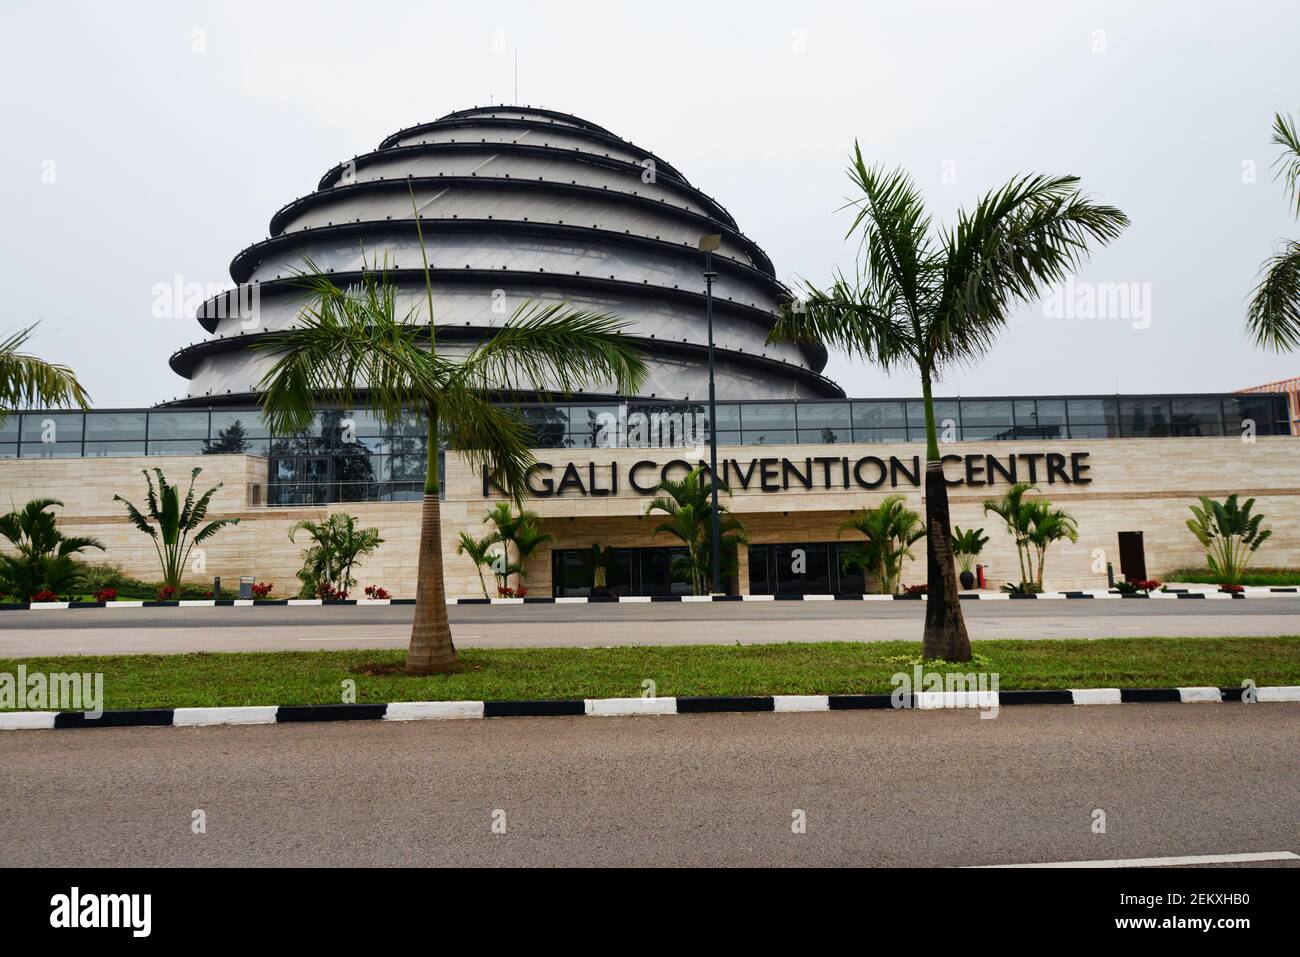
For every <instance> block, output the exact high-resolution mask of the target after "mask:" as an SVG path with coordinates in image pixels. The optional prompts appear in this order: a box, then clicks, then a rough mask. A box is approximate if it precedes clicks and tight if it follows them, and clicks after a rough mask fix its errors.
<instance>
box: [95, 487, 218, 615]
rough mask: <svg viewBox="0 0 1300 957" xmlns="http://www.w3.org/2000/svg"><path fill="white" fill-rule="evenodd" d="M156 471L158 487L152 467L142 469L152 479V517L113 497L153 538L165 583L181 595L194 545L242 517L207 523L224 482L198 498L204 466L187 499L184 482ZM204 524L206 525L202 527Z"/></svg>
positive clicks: (139, 527)
mask: <svg viewBox="0 0 1300 957" xmlns="http://www.w3.org/2000/svg"><path fill="white" fill-rule="evenodd" d="M153 471H154V474H155V475H157V476H158V488H157V490H155V489H154V484H153V479H151V478H150V477H149V470H148V469H142V470H141V473H142V474H143V475H144V478H145V481H146V482H148V483H149V493H148V499H147V503H148V508H149V515H148V517H145V515H144V514H143V513H142V512H141V511H140V510H139V509H138V508H136V507H135V506H134V505H132V504H131V503H130V502H128V501H127V500H126V499H124V498H123V497H122V496H120V495H114V496H113V501H115V502H121V503H122V504H123V505H125V506H126V512H127V514H128V515H129V516H130V517H131V521H132V522H134V523H135V527H136V528H138V529H140V531H142V532H144V533H145V534H146V535H148V536H149V537H150V538H152V539H153V545H154V549H155V550H156V551H157V552H158V562H159V564H160V565H161V566H162V578H163V585H164V586H165V587H168V588H171V589H172V593H173V594H175V595H179V594H180V590H181V576H182V575H184V574H185V566H186V564H187V563H188V562H189V560H190V552H191V551H192V550H193V548H194V546H195V545H199V544H202V543H203V542H205V541H207V540H208V539H209V538H211V537H212V536H213V535H215V534H217V532H219V531H221V530H222V529H223V528H225V527H226V526H227V525H238V524H239V519H237V518H219V519H216V520H215V521H211V522H208V523H207V524H206V525H203V520H204V519H206V518H207V517H208V503H209V502H211V501H212V496H213V495H215V494H216V493H217V490H218V489H220V488H221V487H222V485H223V484H224V483H222V482H218V483H217V484H216V485H215V486H213V487H212V488H210V489H208V490H207V491H206V492H204V493H203V494H202V495H200V496H199V497H198V498H197V499H195V497H194V480H195V479H196V478H198V476H199V473H200V472H202V471H203V469H201V468H196V469H195V470H194V471H193V472H191V473H190V487H189V490H188V491H187V492H186V493H185V501H184V503H182V502H181V497H180V486H178V485H172V484H171V483H170V482H168V481H167V477H166V476H164V475H163V472H162V469H159V468H155V469H154V470H153ZM151 519H152V521H153V522H154V523H156V524H157V527H156V528H155V527H154V525H153V524H151V523H150V520H151ZM200 525H202V526H203V527H202V528H199V526H200ZM196 529H198V531H197V533H195V530H196Z"/></svg>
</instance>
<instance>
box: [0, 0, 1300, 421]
mask: <svg viewBox="0 0 1300 957" xmlns="http://www.w3.org/2000/svg"><path fill="white" fill-rule="evenodd" d="M196 31H200V32H196ZM1297 39H1300V5H1297V4H1296V3H1294V2H1293V0H1285V2H1284V0H1274V2H1254V3H1252V2H1247V3H1240V2H1236V3H1228V2H1224V3H1218V4H1212V3H1172V2H1171V3H1150V2H1142V3H1134V2H1119V3H1072V4H1069V5H1068V6H1067V5H1066V4H1057V3H1050V4H1049V3H1044V2H1042V0H1038V2H1027V3H1011V2H1002V3H992V2H971V0H965V2H953V3H879V2H870V3H861V2H859V3H849V2H844V3H808V2H802V3H784V4H782V3H754V2H745V3H726V2H711V3H701V2H693V3H675V2H665V0H658V2H654V3H616V2H608V0H607V2H603V3H592V4H586V3H572V2H563V3H562V2H559V0H552V2H549V3H503V2H492V3H464V2H457V3H429V2H422V3H396V2H392V3H384V2H375V0H369V2H364V3H363V2H355V3H344V2H333V3H322V2H312V3H287V2H267V0H262V2H250V3H234V2H229V3H185V2H165V3H164V2H156V3H146V2H134V0H133V2H125V0H123V2H115V3H95V4H92V3H89V2H85V3H57V2H49V0H40V2H27V0H5V3H4V5H3V7H2V8H0V45H2V46H0V90H3V93H0V96H3V98H4V111H3V121H4V127H5V133H4V148H3V150H0V191H2V194H0V195H2V197H3V209H4V224H5V225H4V229H3V231H2V232H0V252H2V254H3V255H2V258H0V262H3V264H4V279H5V298H6V303H5V313H4V315H3V316H0V332H3V331H6V330H12V329H13V328H14V327H16V326H19V325H27V324H29V323H31V322H33V321H36V320H40V322H41V326H40V334H39V337H38V339H37V341H36V344H35V350H36V351H37V352H39V353H40V354H41V355H43V356H45V357H47V358H50V359H54V360H58V361H60V362H66V363H68V364H70V365H71V366H73V368H75V369H76V371H77V372H78V374H79V375H80V376H81V378H82V380H83V381H84V382H85V383H86V384H87V385H88V387H89V388H90V391H91V393H92V396H93V399H94V402H95V405H96V406H98V407H108V406H143V405H152V404H154V403H156V402H160V401H164V400H166V399H169V398H171V397H174V396H178V395H182V394H184V392H185V386H186V383H185V382H184V380H182V379H180V378H179V377H177V376H176V375H175V374H173V373H172V372H171V370H170V369H169V368H168V367H167V362H166V360H167V357H168V356H169V355H170V354H171V353H172V352H173V351H174V350H175V349H177V348H178V347H180V346H182V345H185V344H187V343H190V342H192V341H195V340H197V339H200V338H202V335H203V334H202V330H201V329H200V327H199V326H198V324H197V323H195V322H194V321H193V320H192V319H189V318H178V319H156V318H153V317H152V311H153V308H152V307H153V300H154V294H153V289H154V287H155V285H156V284H158V283H167V282H172V281H173V279H174V277H176V276H181V277H183V279H184V281H185V282H200V283H205V284H206V283H217V282H229V274H228V266H229V263H230V260H231V258H232V257H233V256H234V254H235V253H236V252H237V251H239V250H240V249H241V248H243V247H244V246H246V245H248V244H249V243H251V242H254V241H256V240H259V239H262V238H264V237H265V236H266V235H267V223H268V221H269V219H270V217H271V215H272V213H274V212H275V211H276V210H277V209H278V208H279V207H280V206H282V205H284V204H285V203H286V202H288V201H289V200H291V199H293V198H294V197H297V196H300V195H302V194H303V193H306V192H309V191H311V190H312V188H313V187H314V185H315V183H316V182H317V180H318V179H319V178H320V176H321V174H322V173H323V172H324V171H325V170H326V169H328V168H329V167H330V166H332V165H333V164H334V163H336V162H338V161H339V160H341V159H344V158H346V157H350V156H352V155H354V154H356V153H359V152H365V151H367V150H371V149H374V148H375V147H376V146H377V145H378V143H379V141H380V140H381V139H382V138H383V137H384V136H385V135H386V134H388V133H391V132H393V131H395V130H397V129H399V128H402V127H405V126H409V125H412V124H414V123H416V122H419V121H423V120H429V119H433V118H435V117H437V116H439V115H441V114H443V113H446V112H448V111H451V110H455V109H461V108H464V107H467V106H473V105H477V104H487V103H489V102H496V103H501V102H503V101H505V102H509V101H511V100H513V98H514V90H513V86H514V71H513V64H514V55H515V51H516V50H517V51H518V61H519V79H518V83H519V101H521V102H523V103H527V104H531V105H534V106H545V107H549V108H552V109H557V110H562V111H565V112H569V113H574V114H577V115H579V116H582V117H584V118H587V119H589V120H591V121H593V122H595V123H598V124H600V125H602V126H605V127H607V128H609V129H611V130H613V131H614V132H615V133H617V134H619V135H620V136H624V137H626V138H627V139H629V140H632V141H633V142H635V143H637V144H638V145H641V146H643V147H645V148H647V149H650V150H653V151H655V152H656V153H658V154H659V155H660V156H663V157H664V158H665V159H667V160H668V161H669V162H671V163H673V164H674V165H675V166H677V167H678V168H679V169H680V170H681V171H682V172H683V173H684V174H685V175H686V176H687V177H688V178H689V179H690V180H691V181H692V182H693V183H694V184H695V185H696V186H698V187H699V188H701V189H703V190H704V191H705V192H707V193H709V194H711V195H713V196H714V197H716V198H717V199H719V200H720V201H721V202H722V203H723V205H725V206H726V207H727V208H728V209H729V210H730V211H731V213H732V214H733V215H734V216H735V217H736V220H737V222H738V223H739V224H740V227H741V229H742V230H744V231H745V232H746V233H747V234H748V235H749V236H751V237H753V238H754V239H755V240H756V241H757V242H758V243H759V244H760V245H761V246H763V248H764V249H766V250H767V252H768V253H769V255H770V256H771V257H772V260H773V262H774V263H775V264H776V268H777V273H778V276H779V277H780V278H782V279H783V280H786V281H787V282H791V281H794V280H797V279H799V278H801V277H803V278H808V279H812V280H818V281H820V280H824V279H825V278H826V277H827V276H828V275H829V274H830V273H831V272H832V270H833V269H834V268H835V267H841V268H846V269H847V268H851V266H852V264H853V252H854V249H853V245H852V243H846V242H845V241H844V233H845V230H846V229H847V227H848V224H849V219H848V214H847V213H844V212H836V210H837V208H838V207H839V206H840V205H841V204H842V203H843V201H844V198H845V197H846V196H847V195H848V193H849V186H848V183H847V180H846V178H845V175H844V168H845V165H846V162H847V156H848V153H849V151H850V149H851V147H852V144H853V141H854V139H855V138H856V139H858V140H859V141H860V142H861V144H862V149H863V152H864V154H865V155H866V156H867V157H868V158H869V159H870V160H873V161H881V162H885V163H888V164H891V165H892V164H901V165H903V166H905V167H906V168H907V169H909V170H910V171H911V172H912V173H913V174H914V175H915V177H916V179H917V181H918V183H919V185H920V187H921V189H922V191H923V192H924V194H925V195H926V197H927V199H928V201H929V203H930V205H931V208H932V209H933V211H934V213H935V215H936V218H937V219H946V218H948V217H949V216H951V214H952V212H953V211H954V210H955V209H956V208H957V207H958V206H960V205H962V204H969V203H970V202H971V201H972V200H973V199H974V198H975V197H977V196H978V195H979V194H981V193H982V192H984V191H985V190H988V189H990V188H992V187H995V186H997V185H1000V184H1001V183H1002V182H1004V181H1005V180H1006V179H1007V178H1008V177H1010V176H1012V175H1013V174H1016V173H1021V172H1031V171H1042V172H1048V173H1073V174H1077V175H1079V176H1081V177H1082V178H1083V182H1084V185H1085V187H1086V188H1087V189H1088V191H1089V192H1091V193H1092V194H1093V195H1094V196H1096V197H1097V198H1099V199H1101V200H1104V201H1106V202H1109V203H1112V204H1114V205H1117V206H1119V207H1121V208H1122V209H1123V210H1125V212H1127V213H1128V214H1129V216H1130V217H1131V218H1132V220H1133V225H1132V227H1131V228H1130V229H1129V230H1128V232H1127V233H1126V234H1125V235H1124V236H1122V237H1121V239H1120V240H1119V241H1118V242H1116V243H1115V244H1114V245H1113V246H1112V247H1110V248H1108V249H1105V250H1103V251H1101V252H1099V253H1098V254H1097V255H1096V257H1095V258H1094V259H1093V260H1092V262H1091V263H1090V264H1089V266H1087V267H1086V268H1085V269H1084V270H1081V272H1080V276H1079V280H1080V281H1081V282H1086V283H1135V284H1137V286H1136V287H1133V288H1135V289H1136V291H1137V292H1138V294H1139V297H1140V298H1138V299H1136V300H1134V302H1135V303H1136V305H1137V307H1138V308H1136V309H1135V308H1134V306H1133V305H1132V304H1131V305H1130V312H1131V315H1130V316H1129V317H1128V318H1122V317H1121V318H1092V319H1087V318H1072V319H1071V318H1049V317H1048V316H1047V315H1046V314H1045V313H1047V312H1050V311H1051V310H1050V308H1045V305H1044V304H1042V303H1035V304H1032V305H1030V306H1027V307H1026V308H1024V309H1023V310H1021V311H1020V312H1019V313H1018V314H1017V316H1016V318H1015V320H1014V321H1013V322H1012V323H1011V324H1010V325H1009V327H1008V328H1007V329H1006V331H1005V333H1004V334H1003V336H1002V339H1001V341H1000V343H999V345H998V346H997V347H996V349H995V351H994V352H993V353H992V354H991V355H989V356H988V357H987V358H986V359H984V360H983V361H981V362H980V363H979V365H978V366H976V367H973V368H967V369H962V370H959V371H955V372H953V373H951V374H950V375H949V376H948V378H947V380H946V381H945V382H944V383H943V386H942V387H941V389H940V390H939V391H941V392H943V393H945V394H953V393H960V394H962V395H990V394H1024V395H1031V394H1039V393H1060V392H1066V393H1110V392H1115V391H1122V392H1158V391H1219V390H1224V391H1227V390H1233V389H1237V388H1241V387H1244V386H1249V385H1255V384H1259V383H1263V382H1267V381H1271V380H1275V379H1280V378H1284V377H1288V376H1293V375H1297V374H1300V355H1291V356H1286V355H1283V356H1278V355H1274V354H1270V353H1264V352H1260V351H1258V350H1256V349H1255V348H1254V347H1252V346H1251V345H1250V344H1249V343H1248V342H1247V341H1246V339H1245V338H1244V336H1243V334H1242V331H1241V329H1242V316H1243V311H1244V303H1245V299H1246V297H1247V295H1248V294H1249V292H1250V290H1251V288H1252V286H1253V284H1254V282H1255V279H1256V275H1257V271H1258V269H1259V266H1260V264H1261V262H1262V261H1263V260H1264V259H1265V257H1266V256H1267V255H1268V254H1269V252H1270V251H1271V250H1272V248H1273V247H1274V244H1275V243H1276V242H1277V241H1278V240H1279V239H1280V238H1282V237H1286V236H1292V237H1294V236H1298V235H1300V224H1298V223H1296V222H1295V221H1294V220H1292V218H1291V217H1290V216H1289V212H1288V207H1287V203H1286V201H1285V198H1284V195H1283V193H1282V190H1281V187H1280V185H1279V184H1276V183H1274V182H1273V178H1272V176H1273V174H1272V170H1271V169H1270V166H1271V164H1272V163H1273V161H1274V159H1275V157H1276V155H1277V150H1276V148H1275V147H1272V146H1270V145H1269V142H1268V138H1269V127H1270V125H1271V123H1272V117H1273V114H1274V112H1276V111H1279V110H1283V111H1291V112H1294V111H1296V110H1300V70H1297V68H1296V41H1297ZM1252 164H1253V167H1254V170H1255V175H1254V177H1253V181H1251V180H1252V177H1251V176H1250V169H1251V166H1252ZM49 180H52V181H49ZM1076 294H1077V293H1076ZM1148 296H1149V299H1148ZM1148 308H1149V312H1148ZM826 371H827V373H828V374H829V375H830V376H832V377H833V378H834V379H836V380H837V381H839V382H840V384H842V385H843V386H844V388H845V389H846V390H847V391H848V393H849V394H850V395H855V396H876V395H915V394H918V393H919V387H918V386H917V384H916V382H915V380H914V379H913V377H912V376H911V375H902V374H898V375H895V376H894V377H893V378H892V379H886V378H885V377H883V376H882V375H881V374H880V373H879V372H878V371H877V370H875V369H873V368H870V367H867V366H863V365H859V364H855V363H850V362H847V361H845V360H844V359H842V358H838V357H835V356H832V358H831V362H830V365H829V366H828V367H827V370H826Z"/></svg>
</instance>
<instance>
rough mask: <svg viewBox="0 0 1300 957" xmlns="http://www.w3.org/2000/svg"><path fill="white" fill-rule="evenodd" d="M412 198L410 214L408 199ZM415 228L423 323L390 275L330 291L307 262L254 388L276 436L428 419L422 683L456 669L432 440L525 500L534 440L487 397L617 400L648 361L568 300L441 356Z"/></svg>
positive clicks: (415, 628)
mask: <svg viewBox="0 0 1300 957" xmlns="http://www.w3.org/2000/svg"><path fill="white" fill-rule="evenodd" d="M411 199H412V208H413V209H414V200H415V197H414V193H412V197H411ZM415 223H416V235H417V237H418V238H419V243H420V253H421V256H422V257H423V262H424V268H425V293H426V298H427V302H428V312H427V315H425V316H424V317H423V318H422V317H420V316H419V315H418V314H417V311H416V310H412V311H411V312H409V313H407V314H406V315H400V316H399V315H398V314H397V292H396V286H395V285H394V284H393V283H391V282H390V281H389V280H388V278H387V274H386V270H378V271H377V270H375V269H366V270H364V276H363V279H362V281H361V282H360V283H359V285H356V286H352V287H349V288H347V289H340V288H339V287H338V286H336V285H335V284H334V282H333V280H332V279H330V278H329V276H328V275H326V274H324V273H322V272H321V270H320V269H318V268H317V267H316V266H315V264H313V263H311V262H310V261H308V262H307V263H306V268H305V270H304V271H303V272H302V274H301V280H302V282H303V283H304V285H305V286H306V287H307V289H308V291H309V293H310V296H311V303H310V304H309V305H308V306H307V307H306V308H304V309H303V311H302V313H301V314H300V315H299V317H298V320H297V325H295V326H293V327H291V328H288V329H285V330H282V331H278V332H273V333H269V334H268V335H267V336H266V337H265V338H264V339H263V340H262V341H261V342H259V343H258V346H259V348H262V349H266V350H268V351H270V352H272V353H273V354H274V355H275V357H276V360H275V364H274V365H273V366H272V367H271V369H270V371H268V372H267V374H266V376H265V377H264V378H263V380H262V382H261V384H260V390H261V391H262V409H263V414H264V417H265V419H266V420H267V422H268V424H269V425H270V426H271V428H272V429H274V430H275V431H276V432H277V433H279V432H284V433H292V432H298V431H301V430H303V429H305V428H307V427H308V426H309V425H310V424H311V422H312V419H313V416H314V414H315V410H316V408H317V406H318V405H333V406H339V407H352V406H353V405H354V403H355V401H356V399H357V398H358V397H361V396H364V397H365V399H366V401H367V403H368V405H369V407H370V408H371V409H373V410H374V411H375V412H376V413H377V414H378V415H379V416H380V418H382V419H385V420H387V421H390V422H392V421H396V420H398V419H400V418H401V417H402V416H403V415H404V414H406V413H410V412H412V411H414V412H416V413H420V414H423V415H424V416H425V418H426V425H427V441H426V443H425V472H424V501H423V505H422V509H421V513H420V544H419V555H418V561H419V564H418V566H417V571H416V591H415V619H414V622H413V623H412V625H411V642H410V646H409V648H408V650H407V655H406V671H407V673H408V674H413V675H424V674H433V673H435V672H445V671H450V670H451V669H453V668H454V667H455V666H456V663H457V662H456V648H455V645H454V644H453V643H452V640H451V629H450V627H449V626H448V624H447V602H446V587H445V584H444V582H443V563H442V520H441V508H440V502H439V484H440V482H439V469H438V447H439V446H438V443H439V439H440V437H442V436H444V435H445V436H446V438H447V439H448V440H449V442H450V444H451V447H452V448H454V449H456V450H457V451H459V452H460V454H461V455H462V456H463V457H464V458H465V459H466V460H467V461H468V463H469V464H470V465H471V466H472V467H475V468H483V469H487V470H488V471H489V472H490V473H492V474H493V475H494V477H495V479H496V481H497V484H498V485H499V486H501V487H502V488H504V489H505V490H506V492H507V494H509V495H511V496H513V497H514V499H515V500H516V501H522V499H523V492H524V488H525V486H524V478H525V476H526V475H527V472H528V469H529V468H530V467H531V466H532V465H533V462H534V459H533V456H532V453H531V452H530V451H529V447H528V446H529V434H530V433H529V430H528V428H527V426H526V425H525V423H524V422H523V420H522V419H521V418H520V417H519V416H518V415H517V414H516V413H514V412H513V411H511V410H508V409H505V408H501V407H499V406H496V405H493V404H492V403H491V402H490V401H489V398H488V397H489V395H490V394H491V393H492V392H495V391H514V390H516V389H519V390H522V391H533V390H536V389H539V388H552V389H555V390H556V391H559V392H561V393H565V394H569V393H572V392H574V391H576V390H577V389H578V388H579V387H580V386H585V385H587V384H589V383H592V382H601V383H605V382H612V383H614V384H615V385H616V387H617V389H618V391H619V392H620V393H624V394H626V393H632V392H635V391H636V389H637V388H638V387H639V386H640V384H641V382H642V381H643V380H644V378H645V375H646V364H645V361H644V360H643V359H642V358H641V355H640V353H638V352H637V350H636V349H635V348H634V347H633V346H632V345H631V343H630V342H629V341H628V340H627V339H625V338H624V337H623V336H622V335H621V333H622V330H623V329H624V328H625V326H624V324H622V323H620V322H617V321H616V320H615V319H613V318H612V317H610V316H608V315H603V314H597V313H593V312H589V311H586V310H580V309H573V308H570V307H569V306H568V305H567V304H564V303H556V304H552V305H544V304H540V303H532V302H530V303H525V304H524V305H523V306H521V307H520V308H519V309H518V310H517V311H516V312H515V314H514V315H513V316H512V317H511V318H510V320H509V321H507V322H506V323H505V324H504V325H501V326H498V327H497V328H496V330H495V333H494V334H493V335H492V336H491V337H490V338H488V339H486V340H485V341H483V342H482V343H480V344H479V345H478V346H476V347H475V348H474V349H472V350H471V351H470V352H469V354H468V355H466V356H464V357H463V358H449V357H447V356H445V355H440V354H439V353H438V348H437V327H436V326H435V325H434V322H433V284H432V280H431V278H430V276H429V272H428V267H429V261H428V255H427V252H426V250H425V246H424V233H423V229H422V227H421V225H420V219H419V216H418V214H416V218H415Z"/></svg>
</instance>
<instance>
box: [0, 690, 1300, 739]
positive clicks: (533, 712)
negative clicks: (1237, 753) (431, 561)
mask: <svg viewBox="0 0 1300 957" xmlns="http://www.w3.org/2000/svg"><path fill="white" fill-rule="evenodd" d="M1255 696H1256V699H1257V700H1258V701H1259V702H1261V703H1263V702H1269V703H1272V702H1296V703H1300V685H1284V686H1277V687H1267V688H1257V689H1255ZM1243 698H1244V689H1242V688H1211V687H1202V688H1073V689H1063V688H1051V689H1041V690H1033V689H1024V690H1013V691H922V692H917V693H912V694H906V695H902V696H900V698H899V700H898V702H895V697H894V695H889V694H862V695H853V694H841V695H758V696H753V697H682V698H672V697H669V698H587V699H577V700H554V701H395V702H393V703H391V704H325V705H280V706H278V707H277V706H276V705H256V706H251V707H227V708H149V709H141V710H137V711H105V712H103V713H102V714H101V715H99V716H98V717H92V716H90V715H88V714H85V713H83V712H80V711H5V712H0V731H30V730H49V729H56V728H125V727H178V728H197V727H212V726H216V725H249V724H298V723H303V722H322V721H380V720H382V721H439V720H459V719H472V718H543V717H547V718H549V717H561V716H568V717H616V716H635V715H679V714H723V713H730V714H736V713H747V712H782V713H787V714H789V713H794V712H812V711H866V710H884V709H892V710H902V711H910V710H915V711H936V710H948V709H979V710H988V709H991V708H1000V707H1008V706H1012V705H1023V704H1069V705H1106V704H1136V703H1151V702H1172V703H1182V704H1207V703H1216V704H1221V703H1225V702H1240V701H1242V700H1243Z"/></svg>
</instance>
